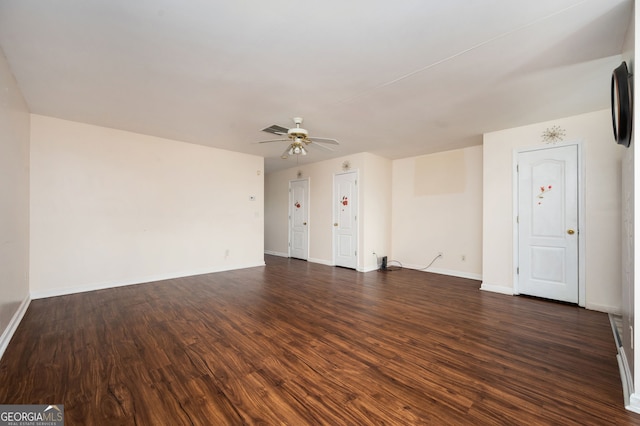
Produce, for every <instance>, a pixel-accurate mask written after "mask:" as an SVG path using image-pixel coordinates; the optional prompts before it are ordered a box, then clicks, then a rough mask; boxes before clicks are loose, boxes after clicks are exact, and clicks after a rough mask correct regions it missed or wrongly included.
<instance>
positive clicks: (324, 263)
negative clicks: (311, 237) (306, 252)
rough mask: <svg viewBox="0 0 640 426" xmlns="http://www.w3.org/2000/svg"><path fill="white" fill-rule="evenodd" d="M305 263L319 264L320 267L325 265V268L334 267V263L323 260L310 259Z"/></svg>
mask: <svg viewBox="0 0 640 426" xmlns="http://www.w3.org/2000/svg"><path fill="white" fill-rule="evenodd" d="M307 262H312V263H319V264H321V265H327V266H336V265H335V264H334V263H332V262H331V261H330V260H325V259H316V258H314V257H310V258H309V259H307Z"/></svg>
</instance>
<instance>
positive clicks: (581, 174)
mask: <svg viewBox="0 0 640 426" xmlns="http://www.w3.org/2000/svg"><path fill="white" fill-rule="evenodd" d="M573 145H575V146H576V149H577V151H578V159H577V166H578V236H579V238H578V306H582V307H583V308H584V307H585V306H586V300H587V295H586V293H587V292H586V288H587V285H586V277H587V269H586V268H587V266H586V256H585V253H586V250H585V249H586V247H587V245H586V235H587V227H586V221H585V218H586V201H585V176H586V170H585V169H586V167H585V164H586V163H585V161H586V160H585V156H584V154H583V151H584V149H583V141H582V140H575V141H571V142H564V143H558V144H554V145H542V146H533V147H525V148H516V149H514V150H513V156H512V158H513V160H512V170H513V171H512V184H511V186H512V188H511V189H512V198H513V217H512V224H513V231H512V233H513V290H512V293H511V294H520V293H519V292H518V278H519V277H518V272H517V268H518V259H519V257H518V247H519V245H518V222H517V216H518V207H519V206H518V171H517V167H518V155H519V154H520V153H523V152H531V151H540V150H543V149H551V148H560V147H563V146H573ZM595 310H598V309H595ZM604 312H609V311H604Z"/></svg>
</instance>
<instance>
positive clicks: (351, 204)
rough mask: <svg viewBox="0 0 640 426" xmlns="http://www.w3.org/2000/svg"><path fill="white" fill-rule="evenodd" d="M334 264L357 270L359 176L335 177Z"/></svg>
mask: <svg viewBox="0 0 640 426" xmlns="http://www.w3.org/2000/svg"><path fill="white" fill-rule="evenodd" d="M333 182H334V192H333V194H334V214H333V238H334V245H333V247H334V248H333V251H334V256H333V257H334V259H333V260H334V263H335V265H336V266H343V267H345V268H353V269H355V268H356V266H357V263H358V262H357V256H358V224H357V219H358V216H357V215H358V188H357V184H358V174H357V172H348V173H340V174H337V175H335V177H334V180H333Z"/></svg>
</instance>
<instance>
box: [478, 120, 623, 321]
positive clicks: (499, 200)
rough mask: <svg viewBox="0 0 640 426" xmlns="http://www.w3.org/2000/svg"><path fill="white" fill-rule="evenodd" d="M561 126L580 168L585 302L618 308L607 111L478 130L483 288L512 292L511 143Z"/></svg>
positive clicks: (616, 190)
mask: <svg viewBox="0 0 640 426" xmlns="http://www.w3.org/2000/svg"><path fill="white" fill-rule="evenodd" d="M554 125H557V126H560V127H562V128H563V129H565V130H566V137H565V139H564V140H565V141H582V148H583V151H582V153H583V157H584V169H585V170H584V171H585V182H584V184H585V204H586V206H585V207H586V208H585V227H586V229H582V230H581V237H582V238H584V239H585V244H586V249H585V252H586V253H585V257H586V262H585V263H586V265H585V267H586V274H585V275H586V277H585V278H586V282H585V285H586V307H587V308H589V309H595V310H601V311H609V312H620V310H621V294H620V293H621V273H620V269H621V268H620V254H621V249H620V246H621V235H620V234H621V232H620V227H621V223H620V202H621V200H620V194H621V170H620V169H621V159H622V156H623V155H624V154H626V153H627V151H626V149H625V148H622V147H620V146H618V145H616V144H615V143H614V141H613V135H612V131H611V113H610V111H609V110H602V111H596V112H592V113H588V114H582V115H578V116H573V117H567V118H562V119H558V120H554V121H549V122H545V123H538V124H533V125H529V126H524V127H518V128H515V129H508V130H502V131H498V132H492V133H487V134H485V135H484V146H483V152H484V160H483V163H484V165H483V173H484V177H483V188H484V190H483V199H484V204H483V235H484V241H483V268H482V269H483V284H482V286H483V288H484V289H489V290H494V291H503V292H505V293H508V292H512V291H513V287H514V283H513V271H514V266H513V256H514V251H513V194H514V193H513V155H514V150H515V149H516V148H521V147H534V146H542V145H544V144H543V143H542V142H541V135H542V132H543V131H544V130H545V129H546V128H548V127H550V126H554Z"/></svg>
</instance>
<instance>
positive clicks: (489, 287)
mask: <svg viewBox="0 0 640 426" xmlns="http://www.w3.org/2000/svg"><path fill="white" fill-rule="evenodd" d="M480 290H483V291H490V292H492V293H500V294H506V295H508V296H513V295H514V294H516V293H515V291H514V289H513V288H511V287H505V286H502V285H495V284H487V283H486V282H483V283H482V285H481V286H480Z"/></svg>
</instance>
